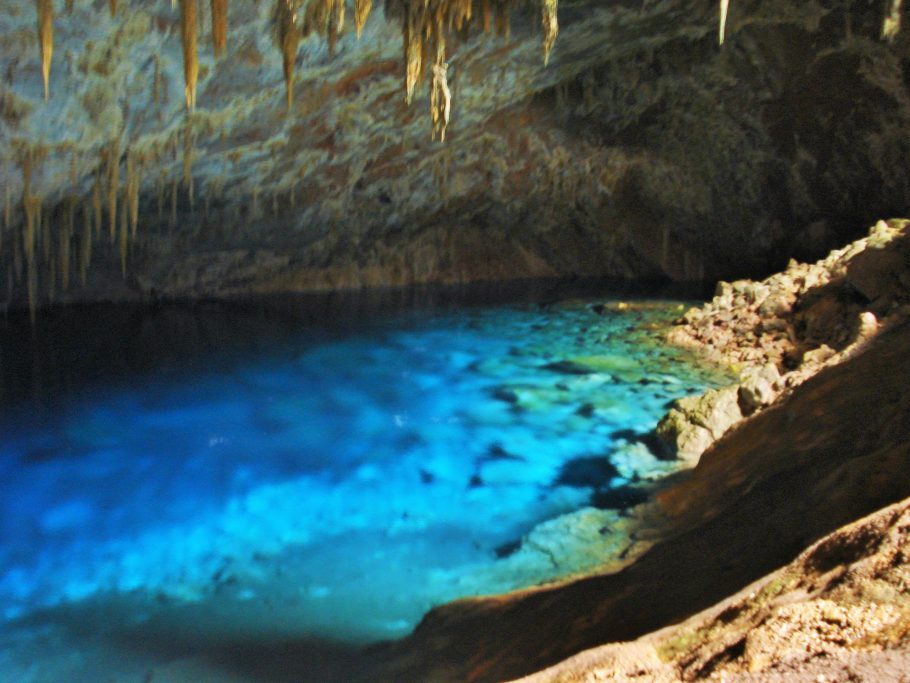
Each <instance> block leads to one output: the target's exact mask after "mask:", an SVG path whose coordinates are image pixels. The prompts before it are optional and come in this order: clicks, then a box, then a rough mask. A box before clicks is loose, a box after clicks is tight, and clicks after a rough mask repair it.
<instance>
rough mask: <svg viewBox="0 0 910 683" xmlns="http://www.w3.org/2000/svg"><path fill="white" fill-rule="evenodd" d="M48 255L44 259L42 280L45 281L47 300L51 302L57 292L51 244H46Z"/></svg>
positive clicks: (55, 266) (55, 268) (55, 270)
mask: <svg viewBox="0 0 910 683" xmlns="http://www.w3.org/2000/svg"><path fill="white" fill-rule="evenodd" d="M47 249H48V255H47V256H46V257H45V259H44V271H45V272H44V280H45V282H46V283H47V285H46V287H45V290H46V293H47V300H48V301H49V302H53V301H54V299H55V298H56V294H57V264H56V263H55V262H54V257H53V255H52V254H51V246H50V244H48V247H47Z"/></svg>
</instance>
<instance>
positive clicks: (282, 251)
mask: <svg viewBox="0 0 910 683" xmlns="http://www.w3.org/2000/svg"><path fill="white" fill-rule="evenodd" d="M50 4H51V6H52V7H53V9H54V12H55V16H54V21H53V28H54V51H53V55H52V58H51V60H50V79H49V99H48V100H47V101H45V100H44V88H43V82H42V62H41V52H40V50H39V43H38V36H37V34H38V24H37V16H36V9H35V5H34V4H33V3H30V2H20V1H19V0H16V1H15V2H13V1H12V0H0V64H2V67H3V72H2V73H3V80H2V83H0V102H2V105H3V106H2V111H0V114H2V116H0V182H2V185H3V187H4V190H3V192H4V195H3V196H0V200H2V201H4V214H5V215H4V221H3V227H2V229H0V235H2V238H3V240H2V243H0V301H6V302H10V303H12V304H13V305H19V304H23V303H24V302H25V301H26V300H27V293H28V275H27V273H26V271H27V270H28V269H27V268H26V267H25V265H24V262H25V261H26V260H27V259H26V258H25V255H24V251H25V249H24V236H23V233H24V232H25V227H26V224H27V222H28V221H27V218H28V215H29V214H30V213H32V214H34V213H35V212H36V211H38V209H40V214H41V227H40V230H39V232H40V234H39V237H38V244H39V252H40V254H39V256H38V257H37V258H38V261H39V266H38V267H37V268H36V271H37V272H36V275H35V276H34V282H33V286H34V292H33V295H34V296H35V297H36V298H37V300H38V303H39V304H41V303H48V302H50V301H59V300H62V301H74V300H86V299H125V298H136V297H148V296H157V295H165V296H207V295H220V294H235V293H247V292H263V291H289V290H290V291H295V290H304V289H326V288H344V287H361V286H369V285H380V284H409V283H413V282H466V281H474V280H490V279H508V278H516V277H550V276H565V275H588V276H597V275H606V276H620V277H631V278H637V277H668V278H670V279H674V280H692V279H699V278H703V277H704V278H710V277H718V276H722V277H728V278H729V277H732V276H739V275H744V274H749V275H752V274H755V273H757V272H760V271H763V270H766V269H769V268H771V267H772V266H778V265H781V264H782V262H784V260H785V258H786V257H788V256H790V255H796V256H799V257H810V256H816V255H819V254H820V253H821V252H823V251H825V250H826V249H827V248H829V247H831V246H833V245H834V244H838V243H843V242H844V241H846V240H847V238H850V237H854V236H856V234H855V232H856V231H857V230H859V229H861V227H862V226H863V225H866V224H868V223H869V222H871V219H872V218H873V217H875V218H877V217H879V216H881V215H888V214H898V213H902V212H904V211H905V210H906V209H907V206H908V203H910V201H908V200H910V175H908V172H907V169H906V165H905V164H904V163H903V160H904V159H906V157H907V152H908V149H907V147H908V140H910V136H908V135H907V133H908V131H910V107H908V104H910V102H908V93H907V87H906V81H907V79H906V57H907V45H908V43H907V40H906V34H905V33H898V35H897V38H896V40H895V41H894V42H893V43H887V42H884V41H882V40H881V39H880V38H879V34H880V30H881V23H882V18H883V16H884V12H885V7H884V4H885V3H872V4H870V3H867V2H860V1H859V0H856V1H854V2H849V1H845V0H838V1H836V2H835V1H834V0H826V1H821V0H812V1H809V2H805V1H803V0H800V1H798V2H797V1H796V0H775V1H774V2H761V3H758V2H749V1H746V0H742V1H739V2H737V1H736V0H734V2H732V3H731V9H730V16H729V19H728V23H727V40H726V43H725V45H724V46H723V48H719V47H718V45H717V6H716V3H714V2H713V1H712V2H706V1H702V0H666V1H665V2H660V3H650V2H645V3H610V4H603V3H595V2H591V1H590V0H576V1H574V2H563V4H562V6H561V7H560V9H559V19H560V26H561V28H560V35H559V38H558V39H557V42H556V46H555V48H554V50H553V52H552V55H551V57H550V60H549V64H548V65H547V66H546V67H545V66H544V65H543V60H542V58H541V57H542V55H541V47H540V45H541V35H540V33H541V32H540V29H539V28H538V24H539V17H538V16H537V13H536V11H533V8H532V9H528V10H527V11H523V10H517V11H516V12H515V13H514V15H513V20H512V26H511V33H510V35H509V36H508V37H506V38H504V37H496V36H492V35H486V34H477V35H474V34H470V35H466V36H464V41H463V42H462V43H461V44H460V45H458V46H454V47H453V48H452V49H451V50H450V56H449V85H450V87H451V91H452V98H453V99H452V114H451V121H450V124H449V128H448V133H447V137H446V141H445V142H444V143H440V142H438V141H432V140H431V136H430V132H431V122H430V115H429V94H428V92H427V86H426V83H424V85H423V86H421V87H420V88H419V89H418V92H417V95H416V97H415V100H414V102H413V103H412V104H411V106H406V104H405V97H404V87H403V77H404V63H403V59H402V56H401V35H400V29H399V25H398V23H397V21H396V20H393V19H390V20H387V19H385V18H384V17H383V15H382V12H380V11H376V12H374V13H373V15H372V16H371V17H370V19H369V20H368V21H367V24H366V26H365V28H364V31H363V35H362V36H361V38H360V39H359V40H358V39H357V38H356V37H355V35H354V34H355V31H354V28H353V26H350V25H348V26H347V27H346V28H345V29H344V30H343V31H342V33H341V35H340V37H339V40H338V41H337V44H336V45H335V46H334V49H333V50H332V51H330V50H329V47H328V46H327V45H326V43H325V41H324V40H322V39H321V38H320V37H318V36H311V37H308V38H306V39H304V40H303V41H302V42H301V43H300V47H299V50H298V52H297V58H296V87H295V89H294V95H293V99H292V102H291V107H290V109H289V110H288V108H287V106H286V102H285V89H284V81H283V76H282V67H281V54H280V52H279V50H278V47H277V46H276V43H275V39H274V33H275V32H274V27H273V26H272V23H271V22H272V9H273V8H272V3H270V2H235V3H231V4H230V7H229V13H228V21H229V31H228V41H227V51H226V54H225V56H223V57H220V58H216V57H215V56H214V53H213V49H212V47H211V40H210V29H209V28H208V26H209V16H208V12H209V3H205V2H201V3H199V4H198V5H199V8H200V11H199V18H198V19H199V80H198V91H197V96H196V102H197V109H196V111H195V112H194V113H193V114H191V115H187V113H186V107H185V104H184V92H183V89H184V81H183V64H182V57H181V40H180V29H179V15H180V12H179V9H178V8H175V7H174V6H173V4H172V3H171V2H168V0H130V1H129V2H126V1H122V2H120V3H119V9H118V11H117V14H116V15H115V16H113V17H112V16H111V15H110V13H109V11H108V3H101V2H78V1H77V2H74V3H72V11H71V12H68V11H67V5H69V4H70V3H64V2H59V1H56V0H55V1H54V2H51V3H50ZM879 4H881V5H882V6H881V7H879V6H878V5H879ZM348 23H349V24H351V23H352V22H348ZM96 179H97V183H96ZM96 184H97V190H96V189H95V187H96ZM112 194H113V195H114V196H115V197H116V198H117V202H116V205H115V206H113V207H112V206H111V204H112V202H111V201H110V196H111V195H112ZM26 195H28V196H30V197H34V200H33V202H32V204H31V205H29V206H28V207H26V204H27V202H25V201H24V199H25V196H26ZM99 206H100V207H101V208H100V209H99V208H98V207H99ZM124 207H127V211H126V212H124ZM27 208H28V211H27V210H26V209H27ZM99 211H100V215H96V213H98V212H99ZM133 214H135V216H134V215H133ZM111 217H113V220H111ZM124 222H126V223H127V224H128V225H129V227H128V229H127V232H128V236H127V238H126V239H125V240H124V239H121V232H122V231H123V230H122V225H123V223H124ZM89 225H91V226H92V227H87V226H89ZM112 225H113V230H111V226H112ZM112 233H113V235H112ZM88 234H90V235H91V237H90V238H88V237H86V235H88ZM86 242H89V243H90V244H91V249H88V248H87V247H86V246H85V243H86ZM124 242H125V246H123V245H124ZM17 244H18V246H17ZM87 252H90V253H87ZM87 261H90V262H91V263H90V265H89V264H88V263H85V262H87ZM64 262H65V263H64ZM83 263H85V266H86V267H85V268H84V270H85V271H86V272H85V280H84V284H83V282H82V278H81V275H82V271H83V268H82V267H81V266H82V265H83Z"/></svg>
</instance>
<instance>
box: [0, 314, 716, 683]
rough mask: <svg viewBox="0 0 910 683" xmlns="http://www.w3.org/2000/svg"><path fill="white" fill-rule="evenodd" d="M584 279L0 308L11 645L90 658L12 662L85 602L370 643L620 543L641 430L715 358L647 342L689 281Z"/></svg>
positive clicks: (652, 463) (1, 504)
mask: <svg viewBox="0 0 910 683" xmlns="http://www.w3.org/2000/svg"><path fill="white" fill-rule="evenodd" d="M595 303H596V302H593V301H574V302H570V303H564V304H556V305H549V306H540V305H537V304H497V305H490V306H466V307H442V308H439V307H432V308H417V309H413V310H404V311H401V310H397V311H388V310H386V311H381V312H379V313H377V312H375V311H362V310H354V311H351V310H349V309H348V310H347V313H346V314H345V315H340V314H339V316H338V319H336V320H332V319H331V318H330V317H326V311H325V310H321V311H320V312H319V313H318V314H314V313H313V312H312V310H311V309H300V310H297V309H295V308H294V307H293V306H289V307H288V306H285V307H282V308H280V310H279V312H278V313H274V312H273V313H271V314H266V313H261V312H260V313H252V314H251V313H250V312H249V311H248V310H246V309H244V310H243V311H242V312H241V313H239V314H237V313H236V312H232V311H231V310H228V311H227V312H225V311H224V310H223V309H220V308H217V307H215V308H212V309H204V308H203V309H201V310H198V309H197V310H193V311H192V313H187V312H186V311H183V310H181V309H179V308H178V309H175V310H170V309H168V310H165V311H163V312H158V313H156V314H144V315H140V314H135V313H129V314H126V313H125V314H122V315H121V314H118V316H116V320H115V321H114V322H111V323H110V324H108V323H106V322H105V321H104V319H103V316H100V317H98V316H92V317H93V318H94V320H93V321H91V322H89V321H85V322H84V323H83V324H81V325H80V324H78V323H73V322H72V321H70V322H69V323H67V324H66V325H63V324H61V329H64V330H65V331H63V332H61V331H60V330H56V331H55V330H54V328H53V327H52V326H49V327H48V328H46V329H45V330H44V332H45V333H46V334H47V335H48V336H49V337H50V338H42V339H39V338H37V337H32V338H29V337H28V336H27V333H26V332H23V331H22V330H23V329H24V328H22V327H21V326H19V327H17V326H15V325H12V324H8V325H7V327H6V328H5V330H4V335H3V337H2V340H3V343H2V345H0V350H2V353H3V355H2V356H0V361H2V370H3V372H2V373H0V378H2V381H3V383H4V386H3V389H4V391H5V396H6V398H5V401H4V404H3V405H4V410H3V411H2V413H0V538H2V544H0V647H2V648H3V649H2V654H0V670H2V671H5V672H16V673H14V674H9V673H7V674H6V675H12V676H13V678H9V680H52V679H54V677H59V676H60V675H67V674H66V672H67V671H70V670H72V671H82V669H81V668H80V667H84V666H87V664H85V659H86V658H83V659H80V660H79V662H81V663H79V664H72V663H70V664H67V663H66V662H70V660H71V655H72V652H71V650H73V649H77V648H78V647H79V646H78V645H76V644H73V643H69V642H68V641H67V640H66V638H65V637H64V636H59V637H58V640H57V641H55V642H56V650H54V651H55V652H56V653H57V656H58V659H59V661H58V662H57V663H56V664H55V665H54V666H55V667H56V668H50V669H47V668H45V669H42V668H41V667H38V668H37V669H36V668H34V667H35V664H34V662H31V663H29V664H28V666H26V662H25V660H26V659H27V658H28V657H29V656H30V655H28V654H27V653H28V652H30V651H31V650H29V648H30V647H36V641H35V637H37V636H35V633H37V632H38V631H40V630H41V629H42V628H43V629H51V631H53V628H54V627H52V626H49V625H48V624H53V623H54V619H55V615H59V614H63V613H67V611H71V610H74V609H75V610H82V614H83V616H86V615H87V618H88V619H89V620H92V619H93V618H94V617H93V615H95V617H97V619H98V620H102V619H108V618H110V619H111V623H113V622H116V621H117V620H118V619H120V620H121V621H122V622H123V623H126V624H128V625H131V626H136V627H139V626H141V625H142V624H143V623H155V622H156V620H161V619H162V618H163V617H162V616H161V615H162V614H164V613H167V614H170V615H174V614H177V615H180V616H179V619H180V620H181V624H182V625H181V628H189V629H196V630H197V631H198V630H199V629H202V630H203V631H204V630H205V629H211V630H212V631H213V632H214V631H219V630H220V631H224V630H228V631H232V632H235V634H236V633H243V632H244V631H245V630H247V631H250V632H255V633H256V634H257V637H275V638H279V637H281V638H284V637H307V638H317V639H326V640H331V641H334V642H344V643H352V644H362V643H368V642H372V641H376V640H382V639H388V638H395V637H400V636H402V635H404V634H406V633H408V632H409V631H410V630H411V629H412V628H413V627H414V625H415V624H416V623H417V621H419V619H420V617H421V616H422V615H423V614H424V613H425V612H426V611H427V610H428V609H429V608H431V607H432V606H434V605H437V604H440V603H443V602H446V601H449V600H451V599H454V598H457V597H461V596H465V595H476V594H485V593H493V592H500V591H504V590H509V589H513V588H518V587H522V586H527V585H533V584H534V583H538V582H541V581H546V580H551V579H554V578H558V577H560V576H564V575H567V574H571V573H573V572H576V571H582V570H586V569H590V568H592V567H595V566H597V564H598V563H600V562H603V561H604V560H605V559H609V558H610V557H614V556H616V555H617V554H618V553H621V552H622V551H623V550H625V549H627V548H628V547H629V546H630V541H629V539H628V538H627V536H626V535H624V534H625V529H626V527H625V526H624V525H625V524H626V521H625V520H626V519H627V514H626V513H625V512H624V510H625V509H627V508H628V507H630V506H632V505H635V504H637V503H639V502H642V501H643V500H645V499H646V497H647V495H648V490H649V485H650V484H651V483H652V482H654V481H658V480H659V479H660V478H661V477H662V476H665V475H666V474H667V473H668V472H671V471H672V470H673V464H672V463H667V462H664V461H661V460H659V459H657V458H655V457H654V455H653V454H652V453H651V452H650V450H649V449H648V444H649V438H648V434H649V432H650V430H651V429H653V426H654V424H655V423H656V421H657V419H658V418H659V417H660V416H661V415H662V414H663V412H664V411H665V409H666V404H667V403H668V402H669V401H671V400H672V399H674V398H677V397H679V396H682V395H685V394H689V393H693V392H697V391H701V390H702V389H703V388H704V387H705V386H707V385H708V384H710V383H711V382H712V381H715V380H717V377H714V376H712V375H711V374H710V373H708V372H707V371H706V370H704V369H699V368H698V367H695V366H693V365H692V364H691V363H688V362H687V361H686V360H685V359H684V357H683V356H681V355H680V354H679V353H678V352H675V351H673V350H671V349H667V348H664V347H662V346H660V345H659V344H656V343H654V341H653V339H652V337H653V336H654V331H653V330H652V329H651V328H652V327H653V326H655V325H657V324H659V323H661V322H662V321H663V322H665V321H666V320H667V319H668V318H671V317H672V316H673V315H674V314H676V313H677V311H678V305H677V304H672V303H666V304H654V303H651V304H649V305H647V306H645V307H643V308H642V309H640V310H637V309H636V310H619V309H617V308H610V307H607V308H606V309H600V308H598V309H597V310H595ZM40 332H41V330H40V329H39V331H38V333H40ZM130 335H132V337H130ZM121 337H123V338H125V339H126V341H122V342H118V341H116V340H117V339H119V338H121ZM121 603H122V604H128V605H129V607H128V608H125V609H126V614H125V616H124V615H121V616H117V617H110V614H109V610H111V609H113V608H112V607H111V605H116V604H121ZM100 615H107V616H105V617H101V616H100ZM194 619H195V620H196V622H193V620H194ZM194 623H195V625H193V624H194ZM187 624H189V626H188V625H187ZM121 625H122V624H121ZM162 628H166V627H162ZM29 629H30V630H29ZM45 632H46V631H45ZM23 634H29V635H23ZM58 635H59V634H58ZM23 643H25V645H23ZM93 647H96V648H101V649H103V648H108V647H111V646H110V644H105V645H103V646H102V645H97V644H96V645H95V646H93ZM95 656H96V657H97V658H99V661H100V660H105V657H106V658H107V659H106V661H108V662H110V661H111V660H110V653H109V652H108V653H107V655H104V654H103V653H100V654H99V652H96V655H95ZM132 656H138V655H135V653H134V655H132ZM88 659H91V658H90V657H89V658H88ZM145 665H148V663H146V664H145ZM48 666H50V665H48ZM29 667H31V668H29ZM67 667H72V669H67ZM49 672H51V673H49ZM61 672H63V673H62V674H61ZM2 677H3V674H0V678H2ZM57 680H59V678H57ZM124 680H127V679H124Z"/></svg>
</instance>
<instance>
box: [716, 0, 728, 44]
mask: <svg viewBox="0 0 910 683" xmlns="http://www.w3.org/2000/svg"><path fill="white" fill-rule="evenodd" d="M729 9H730V0H720V25H719V26H718V28H717V42H718V44H720V45H723V44H724V38H726V33H727V11H728V10H729Z"/></svg>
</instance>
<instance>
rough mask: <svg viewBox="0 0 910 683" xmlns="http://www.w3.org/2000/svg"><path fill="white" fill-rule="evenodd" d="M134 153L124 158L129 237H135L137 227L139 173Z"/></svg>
mask: <svg viewBox="0 0 910 683" xmlns="http://www.w3.org/2000/svg"><path fill="white" fill-rule="evenodd" d="M137 165H138V164H137V159H136V154H135V153H134V152H132V151H131V152H130V153H129V154H128V155H127V157H126V203H127V206H128V208H129V224H130V237H131V238H133V237H135V236H136V230H137V228H138V225H139V171H138V168H137Z"/></svg>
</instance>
